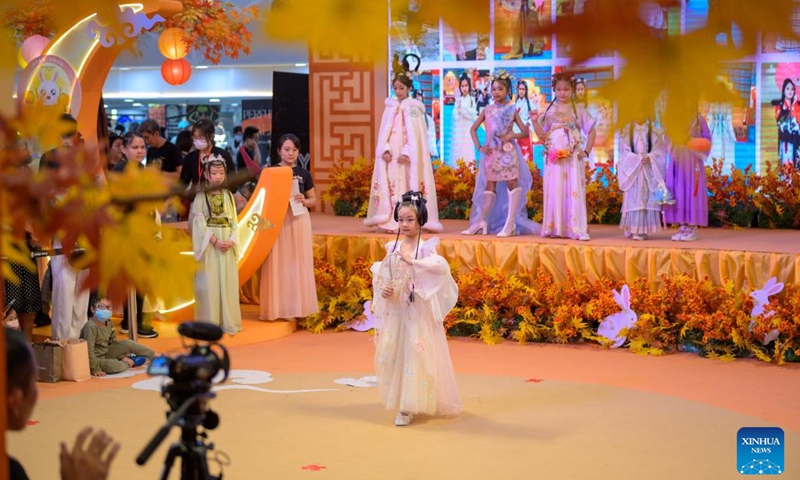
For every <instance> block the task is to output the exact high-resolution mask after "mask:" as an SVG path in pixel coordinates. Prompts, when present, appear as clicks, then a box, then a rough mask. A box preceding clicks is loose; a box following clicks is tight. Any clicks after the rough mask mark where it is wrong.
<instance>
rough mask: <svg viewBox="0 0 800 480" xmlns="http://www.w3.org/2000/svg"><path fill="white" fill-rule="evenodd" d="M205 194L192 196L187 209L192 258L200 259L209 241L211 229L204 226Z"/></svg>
mask: <svg viewBox="0 0 800 480" xmlns="http://www.w3.org/2000/svg"><path fill="white" fill-rule="evenodd" d="M205 198H206V197H205V194H200V195H197V196H196V197H194V201H193V202H192V208H191V210H190V211H189V223H190V224H191V225H192V248H193V250H194V259H195V260H196V261H198V262H199V261H201V260H202V259H203V255H204V254H205V252H206V249H207V248H208V247H209V244H210V242H211V229H210V228H208V227H207V226H206V212H205V207H206V206H205Z"/></svg>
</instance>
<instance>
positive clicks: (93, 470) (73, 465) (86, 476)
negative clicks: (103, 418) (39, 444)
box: [61, 427, 120, 480]
mask: <svg viewBox="0 0 800 480" xmlns="http://www.w3.org/2000/svg"><path fill="white" fill-rule="evenodd" d="M92 432H93V430H92V428H91V427H86V428H84V429H83V430H81V432H80V433H79V434H78V436H77V437H76V438H75V446H74V447H73V448H72V451H71V452H70V451H69V450H68V449H67V445H66V444H65V443H64V442H61V480H106V479H107V478H108V472H109V470H110V469H111V462H113V461H114V457H116V456H117V452H119V448H120V445H119V443H117V442H115V441H114V439H113V438H111V437H110V436H109V435H107V434H106V432H104V431H103V430H100V431H99V432H97V433H96V434H94V435H93V436H92V438H91V440H89V445H88V446H87V447H86V448H84V443H86V439H87V438H88V437H89V436H90V435H92ZM103 457H105V459H104V458H103Z"/></svg>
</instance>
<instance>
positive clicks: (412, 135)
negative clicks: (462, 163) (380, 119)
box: [400, 98, 431, 208]
mask: <svg viewBox="0 0 800 480" xmlns="http://www.w3.org/2000/svg"><path fill="white" fill-rule="evenodd" d="M403 104H404V105H403V107H402V108H401V112H402V114H403V120H404V121H405V126H406V128H405V130H406V136H405V143H404V145H403V149H402V154H403V155H406V156H407V157H408V159H409V161H410V162H411V165H410V168H409V178H408V185H409V188H411V189H418V190H419V189H421V185H422V183H423V181H424V178H425V177H424V170H423V168H424V163H423V162H425V163H428V164H430V152H429V151H428V137H427V132H428V127H427V125H425V107H424V105H422V102H420V101H419V100H416V99H412V98H407V99H405V100H403ZM400 193H403V192H400ZM428 208H431V207H430V205H429V206H428Z"/></svg>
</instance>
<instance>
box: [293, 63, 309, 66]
mask: <svg viewBox="0 0 800 480" xmlns="http://www.w3.org/2000/svg"><path fill="white" fill-rule="evenodd" d="M294 66H295V67H307V66H308V64H307V63H295V64H294Z"/></svg>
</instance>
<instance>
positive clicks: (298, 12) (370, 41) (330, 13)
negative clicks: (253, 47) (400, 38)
mask: <svg viewBox="0 0 800 480" xmlns="http://www.w3.org/2000/svg"><path fill="white" fill-rule="evenodd" d="M308 13H309V4H308V2H307V1H305V0H275V1H274V2H273V4H272V7H271V8H270V9H269V10H268V11H265V12H264V29H265V31H266V33H267V35H268V36H270V37H271V38H273V39H275V40H281V41H286V42H306V43H307V44H308V47H309V49H311V50H312V51H315V52H320V53H329V54H333V55H336V56H344V57H351V58H353V59H354V60H367V61H369V60H375V59H381V58H385V57H386V42H387V40H386V39H387V36H388V22H389V8H388V4H387V3H386V2H385V1H381V0H315V2H314V14H313V15H309V14H308Z"/></svg>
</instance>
